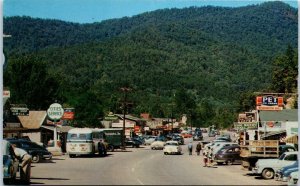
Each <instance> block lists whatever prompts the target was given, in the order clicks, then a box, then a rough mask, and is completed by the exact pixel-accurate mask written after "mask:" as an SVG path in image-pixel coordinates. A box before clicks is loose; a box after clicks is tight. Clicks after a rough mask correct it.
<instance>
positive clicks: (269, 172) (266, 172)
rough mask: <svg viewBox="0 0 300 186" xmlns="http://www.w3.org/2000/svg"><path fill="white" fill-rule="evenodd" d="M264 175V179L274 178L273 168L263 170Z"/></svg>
mask: <svg viewBox="0 0 300 186" xmlns="http://www.w3.org/2000/svg"><path fill="white" fill-rule="evenodd" d="M262 177H263V178H264V179H267V180H268V179H272V178H273V177H274V171H273V170H272V169H264V170H263V172H262Z"/></svg>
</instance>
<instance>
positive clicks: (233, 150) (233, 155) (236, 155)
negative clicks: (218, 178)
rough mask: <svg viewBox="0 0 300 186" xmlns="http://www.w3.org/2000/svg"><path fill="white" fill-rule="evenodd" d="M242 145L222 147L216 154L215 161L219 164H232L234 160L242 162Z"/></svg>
mask: <svg viewBox="0 0 300 186" xmlns="http://www.w3.org/2000/svg"><path fill="white" fill-rule="evenodd" d="M240 150H241V148H240V147H237V146H226V147H223V148H222V149H220V150H219V151H218V152H217V153H216V155H215V156H214V161H215V162H217V164H219V165H220V164H223V163H226V164H227V165H232V164H233V162H236V163H241V162H242V158H241V157H240Z"/></svg>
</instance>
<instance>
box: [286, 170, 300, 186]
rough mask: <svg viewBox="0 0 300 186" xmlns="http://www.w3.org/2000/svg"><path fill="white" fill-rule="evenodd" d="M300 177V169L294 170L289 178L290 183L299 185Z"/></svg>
mask: <svg viewBox="0 0 300 186" xmlns="http://www.w3.org/2000/svg"><path fill="white" fill-rule="evenodd" d="M298 178H299V171H297V172H292V173H291V175H290V176H289V179H288V185H297V183H298Z"/></svg>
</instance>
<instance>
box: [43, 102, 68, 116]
mask: <svg viewBox="0 0 300 186" xmlns="http://www.w3.org/2000/svg"><path fill="white" fill-rule="evenodd" d="M47 114H48V117H49V118H50V119H52V120H60V118H61V117H62V116H63V115H64V109H63V108H62V106H61V105H60V104H58V103H53V104H51V105H50V107H49V109H48V110H47Z"/></svg>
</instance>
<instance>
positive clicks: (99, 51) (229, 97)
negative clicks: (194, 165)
mask: <svg viewBox="0 0 300 186" xmlns="http://www.w3.org/2000/svg"><path fill="white" fill-rule="evenodd" d="M297 25H298V22H297V10H296V9H294V8H292V7H290V6H288V5H286V4H284V3H281V2H268V3H263V4H261V5H255V6H247V7H241V8H221V7H200V8H199V7H190V8H184V9H164V10H157V11H154V12H147V13H143V14H140V15H137V16H133V17H130V18H129V17H124V18H121V19H112V20H107V21H103V22H100V23H93V24H75V23H67V22H63V21H58V20H43V19H33V18H30V17H7V18H5V19H4V32H5V33H6V34H11V35H12V36H13V37H12V38H8V39H5V43H4V49H5V52H6V53H7V55H8V58H9V64H8V67H7V68H6V69H5V77H4V82H5V86H6V87H9V88H10V90H11V92H12V95H16V96H12V98H11V102H13V103H26V104H28V105H29V106H30V107H31V109H47V106H49V103H51V102H52V101H54V100H59V101H60V102H61V103H63V104H65V105H67V106H72V107H75V109H76V114H77V115H76V120H77V123H79V125H91V124H94V125H95V123H97V122H98V120H97V119H98V118H100V117H103V115H104V114H105V113H107V112H108V111H113V112H121V108H120V103H121V101H122V93H121V91H120V87H123V86H129V87H131V88H132V91H131V92H130V93H129V99H130V101H131V102H132V103H133V104H132V106H131V107H130V108H129V112H130V113H133V114H136V115H138V114H139V113H140V112H150V113H151V114H152V115H153V116H154V117H170V115H171V114H172V115H174V116H175V117H180V115H181V114H190V115H191V116H192V118H193V120H194V121H193V123H194V124H195V125H209V124H211V123H218V125H220V126H226V125H230V124H231V123H232V122H233V121H234V120H235V118H236V117H235V114H236V112H237V111H238V109H239V107H240V105H239V103H240V101H241V100H240V97H243V96H241V94H244V93H247V92H254V91H264V90H268V91H272V88H273V87H274V86H273V87H272V84H271V82H272V78H273V79H274V75H272V74H273V71H272V65H273V61H274V59H275V57H277V56H279V55H282V54H283V53H284V52H285V51H286V49H287V48H288V45H289V46H291V47H290V48H289V50H291V48H297ZM37 67H38V68H37ZM38 69H44V70H45V72H44V71H43V73H40V71H39V70H38ZM25 72H26V73H25ZM278 72H279V71H278ZM25 74H26V75H25ZM36 77H38V78H41V80H42V82H41V83H40V84H39V83H38V82H36V80H35V81H34V80H33V79H35V78H36ZM276 77H279V76H278V75H277V76H276ZM20 82H21V85H20ZM278 86H280V85H278ZM33 87H34V88H33ZM273 90H275V89H273ZM37 95H38V96H37ZM37 97H38V98H39V99H37ZM37 100H38V101H37Z"/></svg>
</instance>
